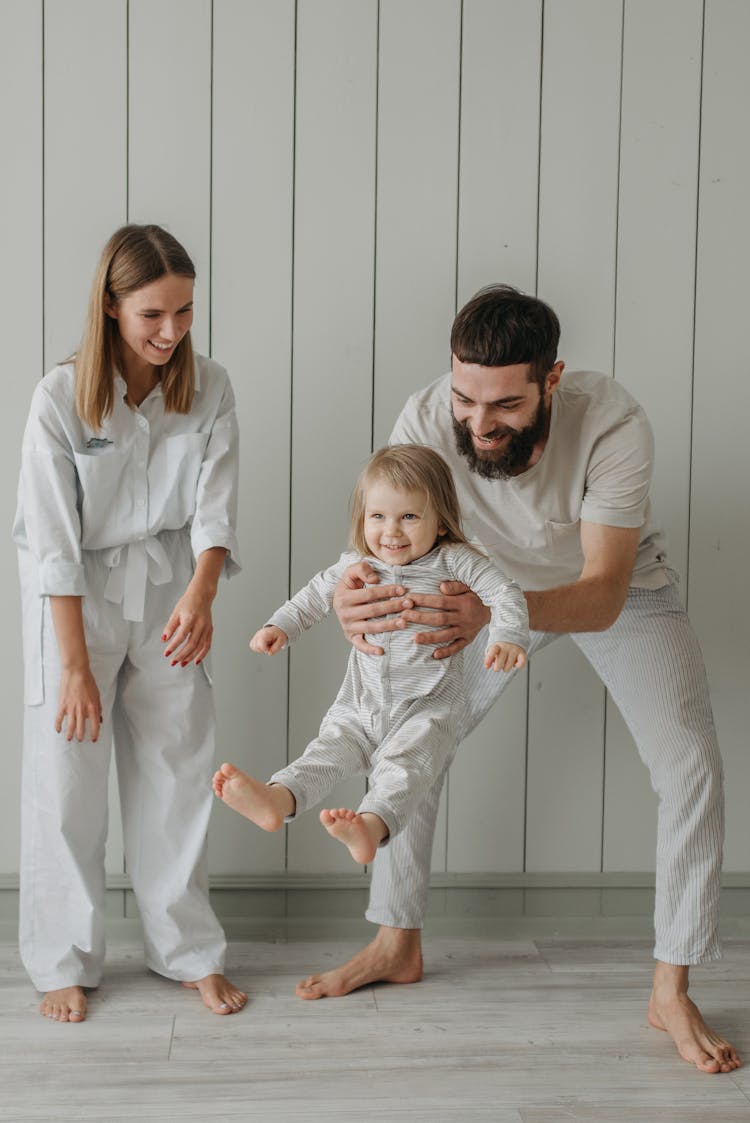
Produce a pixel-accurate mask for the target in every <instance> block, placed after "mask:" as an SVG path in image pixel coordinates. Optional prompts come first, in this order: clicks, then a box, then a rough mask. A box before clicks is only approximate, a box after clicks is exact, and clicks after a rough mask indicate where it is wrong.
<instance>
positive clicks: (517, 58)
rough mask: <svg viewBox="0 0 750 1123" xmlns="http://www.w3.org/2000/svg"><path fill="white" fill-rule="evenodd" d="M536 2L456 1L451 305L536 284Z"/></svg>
mask: <svg viewBox="0 0 750 1123" xmlns="http://www.w3.org/2000/svg"><path fill="white" fill-rule="evenodd" d="M541 36H542V4H541V0H531V2H530V0H464V3H463V35H462V51H463V59H462V66H461V178H460V181H459V214H458V304H459V306H461V305H462V304H464V303H465V302H466V301H467V300H468V299H469V297H470V296H471V295H472V293H474V292H476V290H477V289H478V288H481V286H482V285H488V284H490V283H491V282H493V281H504V282H505V283H506V284H510V285H515V286H516V287H517V288H520V289H523V290H524V292H534V289H535V286H536V248H537V247H536V232H537V184H538V175H539V81H540V70H541V62H542V43H541Z"/></svg>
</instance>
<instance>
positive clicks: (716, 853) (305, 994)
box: [297, 285, 740, 1073]
mask: <svg viewBox="0 0 750 1123" xmlns="http://www.w3.org/2000/svg"><path fill="white" fill-rule="evenodd" d="M559 335H560V328H559V323H558V320H557V317H556V315H555V313H554V312H553V311H552V309H551V308H549V307H548V306H547V305H545V304H544V303H543V302H542V301H539V300H536V299H534V298H532V297H528V296H525V295H524V294H522V293H520V292H518V291H517V290H515V289H512V288H510V287H508V286H503V285H494V286H490V287H489V288H486V289H482V290H481V291H480V292H479V293H477V294H476V296H474V297H473V298H472V300H470V301H469V303H468V304H467V305H466V306H465V307H464V308H463V309H462V310H461V311H460V312H459V314H458V316H457V317H456V320H455V322H454V325H453V330H452V333H451V352H452V371H451V374H450V375H446V376H445V377H443V378H440V379H438V380H437V382H434V383H433V384H432V385H431V386H428V387H427V389H425V390H423V391H421V392H419V393H417V394H415V395H413V396H412V397H411V398H410V399H409V401H408V402H407V404H406V406H405V407H404V409H403V411H402V413H401V416H400V417H399V419H398V421H397V422H396V426H395V428H394V431H393V434H392V436H391V442H392V443H396V442H414V443H419V444H427V445H430V446H432V447H434V448H435V449H437V450H438V451H439V452H440V453H441V454H442V455H443V456H444V457H445V459H446V460H447V461H448V463H449V464H450V465H451V468H452V469H453V473H454V476H455V480H456V486H457V489H458V494H459V499H460V501H461V506H462V511H463V515H464V518H465V520H466V522H467V524H468V526H469V527H470V529H471V530H472V531H473V533H474V534H475V536H476V538H477V539H478V540H479V542H480V543H482V544H483V545H484V548H485V549H486V550H487V552H488V553H489V554H490V556H491V557H492V558H493V560H495V561H496V562H497V563H498V565H499V566H501V568H502V569H503V570H504V571H505V572H506V573H509V574H510V575H511V576H513V577H514V578H516V580H517V581H519V583H520V584H521V586H522V588H523V589H524V591H525V595H526V600H527V604H528V609H529V617H530V622H531V627H532V629H533V631H532V642H531V647H530V652H529V653H530V654H533V652H534V651H538V650H539V649H540V648H541V647H543V646H544V645H546V644H547V643H550V642H551V641H552V640H554V639H555V638H556V637H557V636H558V635H561V634H565V633H569V634H571V637H572V639H573V640H574V642H575V643H576V644H577V645H578V647H579V648H580V649H581V650H582V651H583V653H584V654H585V656H586V657H587V658H588V660H589V662H590V663H591V664H592V666H593V667H594V669H595V670H596V671H597V673H598V674H599V676H600V678H601V679H602V681H603V682H604V684H605V685H606V687H607V688H608V689H609V691H610V693H611V694H612V697H613V698H614V700H615V702H616V703H617V705H618V707H619V708H620V711H621V712H622V714H623V717H624V718H625V720H626V722H627V723H628V726H629V728H630V730H631V732H632V733H633V736H634V737H635V740H636V742H637V744H638V748H639V751H640V753H641V756H642V757H643V759H644V760H645V761H646V762H647V764H648V767H649V770H650V774H651V782H652V784H653V786H654V788H655V790H656V791H657V793H658V794H659V797H660V807H659V824H658V843H657V875H656V910H655V927H656V946H655V950H654V958H655V960H656V965H655V970H654V979H653V990H652V994H651V1000H650V1004H649V1011H648V1016H649V1021H650V1022H651V1024H652V1025H654V1026H656V1027H658V1028H661V1029H665V1030H667V1032H669V1033H670V1034H671V1036H672V1038H673V1039H674V1041H675V1044H676V1046H677V1048H678V1050H679V1052H680V1054H681V1056H682V1057H684V1058H685V1059H686V1060H688V1061H690V1062H692V1063H693V1064H695V1065H696V1066H697V1067H698V1068H699V1069H702V1070H703V1071H705V1072H711V1073H713V1072H730V1071H732V1070H733V1069H735V1068H737V1067H738V1065H739V1064H740V1060H739V1057H738V1056H737V1054H736V1052H735V1050H734V1048H733V1047H732V1046H731V1045H730V1044H729V1043H728V1042H727V1041H725V1040H724V1039H723V1038H721V1037H719V1036H718V1035H717V1034H715V1033H714V1032H713V1031H712V1030H711V1029H709V1027H708V1026H707V1025H706V1024H705V1022H704V1021H703V1018H702V1017H701V1014H700V1012H699V1010H698V1008H697V1007H696V1006H695V1005H694V1004H693V1003H692V1002H691V1000H690V999H689V998H688V995H687V990H688V972H689V967H690V965H691V964H694V963H705V962H708V961H710V960H712V959H716V958H718V956H719V955H720V951H719V945H718V932H717V928H718V904H719V877H720V865H721V849H722V839H723V795H722V769H721V759H720V756H719V750H718V746H717V743H716V735H715V731H714V724H713V717H712V714H711V706H710V702H709V698H708V686H707V682H706V675H705V670H704V667H703V660H702V656H701V653H700V650H699V647H698V643H697V640H696V638H695V635H694V633H693V631H692V628H691V625H690V622H689V620H688V618H687V616H686V614H685V612H684V610H683V609H682V607H681V605H680V602H679V599H678V597H677V594H676V591H675V588H674V584H675V581H676V576H675V574H674V572H673V571H672V570H671V569H670V568H669V566H668V565H667V562H666V554H665V548H664V539H663V536H662V534H661V532H660V530H659V528H658V527H657V525H656V524H655V522H654V521H653V518H652V515H651V509H650V504H649V488H650V483H651V472H652V462H653V446H652V436H651V430H650V427H649V424H648V421H647V419H646V417H645V414H644V413H643V410H642V409H641V407H640V406H639V405H638V403H637V402H635V401H634V400H633V398H632V397H631V396H630V395H629V394H628V393H627V392H626V391H625V390H624V389H623V388H622V387H621V386H620V385H619V384H618V383H617V382H615V381H614V380H613V379H611V378H607V377H605V376H604V375H600V374H592V373H584V372H575V373H572V374H569V375H568V376H567V377H566V378H565V379H564V380H562V381H561V376H562V373H563V367H564V364H563V363H562V362H560V361H559V360H558V359H557V345H558V341H559ZM373 580H375V581H376V580H377V578H374V575H373V574H372V572H371V571H369V568H368V567H367V566H366V563H361V564H360V566H358V567H356V568H355V570H353V571H350V577H349V579H348V582H347V584H348V588H342V590H341V591H340V592H339V594H338V603H337V611H338V614H339V618H340V620H341V623H342V626H343V627H344V630H345V632H346V634H347V636H348V637H349V638H350V639H351V641H352V642H353V643H354V644H355V645H356V646H358V647H359V648H360V649H361V650H366V651H369V652H370V653H371V654H372V655H373V657H375V656H377V654H379V653H381V651H382V649H379V648H374V647H370V646H368V645H367V644H366V643H365V641H364V637H363V634H362V633H363V632H364V631H365V630H366V631H367V632H370V633H377V632H379V631H387V630H390V629H392V628H396V627H402V626H403V623H402V620H403V619H405V620H411V621H416V622H418V623H424V624H426V625H430V626H431V627H432V628H433V630H432V631H429V632H425V633H423V634H421V635H419V636H418V637H417V642H422V643H429V644H441V645H443V646H441V647H438V648H436V650H435V658H445V657H446V656H449V655H451V654H452V653H454V652H456V651H458V650H460V649H461V648H462V647H464V646H466V645H467V644H470V643H471V641H472V640H473V639H474V638H475V636H477V634H478V633H479V631H480V630H481V629H482V628H483V627H484V626H485V624H486V622H487V619H488V611H487V610H486V609H485V608H484V606H483V605H482V604H481V603H480V602H479V601H478V600H477V598H476V597H474V595H473V594H471V593H470V592H468V591H467V590H465V589H464V588H463V587H462V586H460V585H458V586H457V585H453V584H447V585H444V586H441V590H442V593H443V595H442V596H439V597H432V598H430V597H427V596H416V595H415V596H414V597H405V596H404V593H405V590H404V589H403V588H399V587H397V586H388V587H386V586H383V587H380V588H379V587H377V586H376V585H374V584H372V582H373ZM425 609H427V611H425ZM386 613H401V614H402V619H399V617H398V616H397V617H395V618H391V619H388V620H385V619H382V617H383V616H384V615H385V614H386ZM372 616H376V617H381V619H379V620H374V619H372V618H371V617H372ZM482 650H483V644H482V642H481V640H480V641H478V642H477V643H476V644H473V646H471V647H470V648H469V649H468V650H467V651H466V654H465V659H466V678H467V694H468V695H469V698H470V711H471V712H470V717H469V719H468V720H467V724H466V728H465V729H464V730H463V735H464V736H465V735H466V734H467V733H468V732H469V731H470V729H471V728H473V726H474V725H475V724H476V723H477V722H478V721H479V720H480V719H481V718H482V717H483V716H484V714H485V713H486V712H487V710H488V709H489V707H490V706H491V705H492V703H493V702H494V700H495V698H496V697H497V696H498V695H499V693H500V692H501V691H502V689H503V688H504V687H505V686H507V684H508V682H509V681H510V678H511V675H503V676H492V675H486V674H482V668H481V652H482ZM498 679H500V680H501V681H497V680H498ZM443 778H444V774H443V777H441V778H440V781H439V782H438V783H437V784H436V785H435V787H434V789H433V790H432V791H431V792H430V794H429V796H428V797H427V798H426V799H425V801H424V802H423V804H422V805H421V806H420V808H419V812H418V814H417V815H415V816H414V819H413V821H412V823H411V824H410V825H409V826H408V827H407V829H406V830H405V831H404V832H403V833H402V834H401V835H400V836H399V837H398V838H395V839H394V840H393V842H392V843H390V844H389V846H387V847H385V848H383V849H382V850H380V851H379V854H378V858H377V860H376V862H375V866H374V872H373V882H372V889H371V896H370V907H369V909H368V912H367V917H368V919H369V920H372V921H374V922H376V923H378V924H380V929H379V932H378V934H377V936H376V938H375V940H374V941H373V942H372V943H371V944H369V945H368V946H367V947H366V948H364V949H363V950H362V951H361V952H359V953H358V954H357V955H356V956H354V958H353V959H352V960H350V961H349V962H348V963H346V964H344V965H343V966H342V967H339V968H337V969H336V970H334V971H330V972H327V973H326V974H324V975H319V976H310V977H309V978H308V979H306V980H304V981H303V982H302V983H300V984H299V986H298V988H297V993H298V994H299V995H300V997H302V998H321V997H324V996H326V995H330V996H333V995H340V994H346V993H348V992H349V991H351V990H353V989H355V988H356V987H358V986H363V985H366V984H367V983H370V982H374V981H376V980H382V981H390V982H415V981H417V980H418V979H419V978H420V977H421V971H422V958H421V940H420V929H421V926H422V922H423V917H424V911H425V905H426V898H427V888H428V881H429V863H430V854H431V849H432V836H433V833H434V828H435V817H436V814H437V808H438V801H439V796H440V789H441V787H442V780H443Z"/></svg>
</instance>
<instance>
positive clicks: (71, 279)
mask: <svg viewBox="0 0 750 1123" xmlns="http://www.w3.org/2000/svg"><path fill="white" fill-rule="evenodd" d="M44 12H45V79H44V80H45V102H44V117H45V130H44V160H45V185H44V220H45V221H44V228H45V238H44V242H45V244H44V273H45V293H46V307H45V319H44V324H45V333H44V334H45V366H46V367H47V368H49V367H52V366H54V365H55V363H57V362H60V360H62V359H65V358H67V356H68V355H69V354H70V353H71V352H72V351H73V350H75V348H76V346H77V344H78V341H79V339H80V337H81V329H82V328H83V323H84V317H85V314H86V307H87V304H88V296H89V289H90V286H91V280H92V277H93V275H94V268H95V266H96V262H97V259H98V257H99V254H100V253H101V250H102V247H103V246H104V243H105V242H106V240H107V238H108V237H109V236H110V234H112V233H113V232H114V230H116V228H117V227H118V226H120V225H121V224H122V223H123V222H125V220H126V203H125V200H126V188H127V184H126V156H127V141H126V120H127V106H126V62H127V60H126V49H125V29H126V28H125V19H126V4H125V0H69V2H67V3H65V4H55V3H49V2H47V3H45V5H44Z"/></svg>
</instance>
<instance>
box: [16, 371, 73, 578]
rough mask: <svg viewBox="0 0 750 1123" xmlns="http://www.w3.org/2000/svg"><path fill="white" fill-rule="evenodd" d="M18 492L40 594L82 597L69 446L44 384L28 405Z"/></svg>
mask: <svg viewBox="0 0 750 1123" xmlns="http://www.w3.org/2000/svg"><path fill="white" fill-rule="evenodd" d="M20 495H21V502H22V506H23V519H24V529H25V539H26V545H27V546H28V549H29V550H30V552H31V554H32V556H33V557H34V559H35V560H36V562H37V564H38V567H39V591H40V593H41V594H42V595H43V596H85V595H86V580H85V577H84V570H83V564H82V560H81V520H80V515H79V511H78V489H77V484H76V469H75V460H74V456H73V450H72V447H71V445H70V442H69V440H68V439H67V437H66V434H65V428H64V425H63V424H62V420H61V418H60V416H59V413H58V411H57V408H56V406H55V403H54V401H53V400H52V398H51V397H50V395H49V393H48V392H47V390H46V388H45V387H44V386H43V385H40V386H38V387H37V389H36V391H35V392H34V397H33V399H32V403H31V410H30V413H29V419H28V421H27V423H26V429H25V432H24V437H23V446H22V453H21V481H20Z"/></svg>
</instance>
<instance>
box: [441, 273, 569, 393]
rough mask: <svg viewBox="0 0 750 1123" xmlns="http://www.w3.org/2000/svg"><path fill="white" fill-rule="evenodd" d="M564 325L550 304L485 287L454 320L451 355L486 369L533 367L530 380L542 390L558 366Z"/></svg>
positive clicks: (502, 287)
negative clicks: (558, 346) (558, 347)
mask: <svg viewBox="0 0 750 1123" xmlns="http://www.w3.org/2000/svg"><path fill="white" fill-rule="evenodd" d="M559 341H560V321H559V320H558V318H557V316H556V315H555V313H554V312H553V311H552V309H551V308H550V306H549V305H548V304H545V303H544V301H542V300H537V298H536V297H535V296H527V295H526V294H525V293H523V292H520V291H519V290H518V289H514V288H513V287H512V286H511V285H487V286H486V287H485V288H483V289H480V290H479V292H477V293H475V294H474V296H472V298H471V300H470V301H469V302H468V304H465V305H464V306H463V308H462V309H461V311H460V312H459V313H458V315H457V316H456V318H455V320H454V321H453V328H452V329H451V353H452V354H454V355H455V356H456V358H457V359H458V360H459V361H460V362H462V363H478V364H479V366H483V367H507V366H515V365H516V364H518V363H530V364H531V381H533V382H536V383H538V384H539V386H543V385H544V380H545V378H546V377H547V374H548V373H549V371H550V370H551V369H552V367H553V366H554V365H555V361H556V359H557V345H558V343H559Z"/></svg>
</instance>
